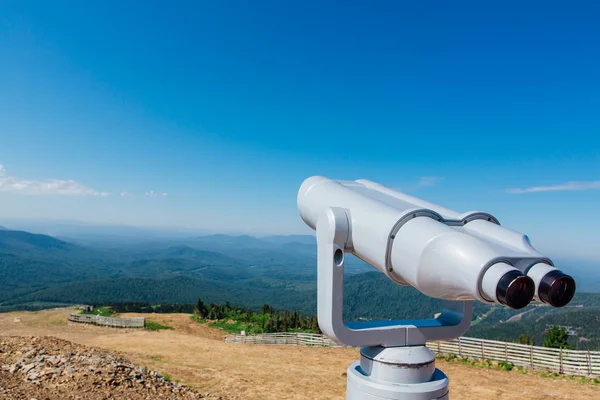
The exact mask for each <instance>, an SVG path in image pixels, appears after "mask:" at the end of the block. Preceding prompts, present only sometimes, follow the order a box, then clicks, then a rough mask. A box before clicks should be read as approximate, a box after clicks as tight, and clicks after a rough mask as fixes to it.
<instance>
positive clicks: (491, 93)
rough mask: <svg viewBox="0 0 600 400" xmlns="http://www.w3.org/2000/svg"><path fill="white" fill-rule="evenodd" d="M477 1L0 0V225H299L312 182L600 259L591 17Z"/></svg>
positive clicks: (581, 7)
mask: <svg viewBox="0 0 600 400" xmlns="http://www.w3.org/2000/svg"><path fill="white" fill-rule="evenodd" d="M489 3H490V2H481V1H477V2H460V1H459V2H427V1H423V2H404V3H402V2H393V1H388V2H365V3H358V2H356V3H354V2H325V1H319V2H316V1H315V2H313V1H302V2H287V1H286V2H276V1H269V2H264V1H252V2H250V1H243V2H242V1H235V2H234V1H220V2H196V1H193V2H184V1H178V2H171V3H166V2H152V1H147V2H144V3H143V5H142V3H141V2H133V1H118V2H117V1H104V2H101V3H96V4H94V5H91V3H89V2H67V1H63V2H59V3H56V2H46V1H39V2H32V1H4V2H2V3H1V4H0V164H1V165H2V166H3V167H2V168H1V169H0V174H1V176H0V183H2V185H0V218H1V217H36V218H41V217H43V218H69V219H79V220H84V221H95V222H109V223H122V224H132V225H144V226H146V225H147V226H185V227H202V228H210V229H215V230H221V231H237V232H248V233H297V232H299V233H302V232H307V228H306V227H304V226H303V223H302V221H301V220H300V218H299V217H298V213H297V210H296V193H297V190H298V187H299V186H300V184H301V182H302V180H303V179H304V178H306V177H308V176H311V175H316V174H318V175H325V176H328V177H332V178H338V179H359V178H366V179H371V180H373V181H377V182H380V183H383V184H385V185H388V186H390V187H394V188H401V189H403V190H405V191H407V192H410V193H411V194H413V195H416V196H421V197H423V198H425V199H427V200H430V201H433V202H437V203H440V204H442V205H444V206H446V207H449V208H454V209H457V210H459V211H467V210H474V209H477V210H483V211H488V212H490V213H492V214H494V215H496V216H497V217H498V219H499V220H500V221H501V222H502V223H503V225H505V226H508V227H511V228H513V229H516V230H520V231H522V232H524V233H526V234H528V235H529V236H530V238H531V240H532V242H533V244H534V245H535V246H536V247H538V248H540V249H541V250H544V251H549V252H551V253H552V254H556V255H561V256H562V255H568V256H571V257H577V258H585V259H596V260H600V246H598V245H597V243H598V234H599V232H600V229H599V228H598V222H597V221H598V219H599V217H600V211H599V207H598V204H600V74H599V73H598V71H600V22H599V19H600V6H599V5H598V3H597V2H593V1H590V2H584V1H580V2H571V3H566V2H553V1H528V2H517V1H506V2H496V4H489ZM573 182H574V183H573ZM535 188H537V189H535Z"/></svg>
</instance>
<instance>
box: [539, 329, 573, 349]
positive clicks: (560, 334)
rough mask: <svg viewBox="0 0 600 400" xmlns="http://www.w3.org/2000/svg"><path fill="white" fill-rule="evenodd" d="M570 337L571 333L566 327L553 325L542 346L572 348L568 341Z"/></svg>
mask: <svg viewBox="0 0 600 400" xmlns="http://www.w3.org/2000/svg"><path fill="white" fill-rule="evenodd" d="M568 339H569V333H568V332H567V330H566V329H565V328H561V327H560V326H553V327H552V328H550V329H549V330H548V333H546V336H545V337H544V342H543V343H542V346H544V347H551V348H554V349H561V348H562V349H570V348H571V346H569V344H568V343H567V340H568Z"/></svg>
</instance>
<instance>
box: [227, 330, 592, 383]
mask: <svg viewBox="0 0 600 400" xmlns="http://www.w3.org/2000/svg"><path fill="white" fill-rule="evenodd" d="M225 342H227V343H246V344H280V345H292V346H328V347H343V346H341V345H339V344H337V343H335V342H333V341H332V340H331V339H329V338H328V337H326V336H323V335H317V334H311V333H264V334H258V335H251V336H243V335H228V336H226V337H225ZM427 347H429V349H431V351H433V352H434V353H438V354H455V355H456V356H458V357H468V358H474V359H482V360H493V361H505V362H509V363H512V364H513V365H518V366H523V367H528V368H531V369H538V370H547V371H552V372H558V373H560V374H566V375H576V376H593V377H600V351H587V350H563V349H551V348H547V347H539V346H529V345H524V344H517V343H508V342H500V341H496V340H485V339H475V338H468V337H460V338H458V339H454V340H450V341H440V342H428V343H427Z"/></svg>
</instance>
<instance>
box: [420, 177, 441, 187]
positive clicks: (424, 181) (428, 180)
mask: <svg viewBox="0 0 600 400" xmlns="http://www.w3.org/2000/svg"><path fill="white" fill-rule="evenodd" d="M440 179H442V178H439V177H437V176H422V177H421V178H419V182H418V183H417V186H433V185H435V184H436V183H437V182H439V181H440Z"/></svg>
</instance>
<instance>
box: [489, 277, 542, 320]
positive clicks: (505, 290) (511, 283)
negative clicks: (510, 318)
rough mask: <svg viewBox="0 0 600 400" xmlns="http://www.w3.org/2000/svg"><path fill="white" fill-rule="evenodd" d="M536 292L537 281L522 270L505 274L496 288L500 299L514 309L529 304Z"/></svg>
mask: <svg viewBox="0 0 600 400" xmlns="http://www.w3.org/2000/svg"><path fill="white" fill-rule="evenodd" d="M534 294H535V283H534V282H533V279H531V278H530V277H528V276H527V275H523V274H522V273H521V272H520V271H516V270H513V271H510V272H507V273H506V274H504V276H502V278H500V281H499V282H498V286H497V288H496V297H497V298H498V301H499V302H500V303H502V304H504V305H506V306H508V307H510V308H512V309H515V310H519V309H521V308H523V307H525V306H527V305H528V304H529V303H530V302H531V300H533V296H534Z"/></svg>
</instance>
